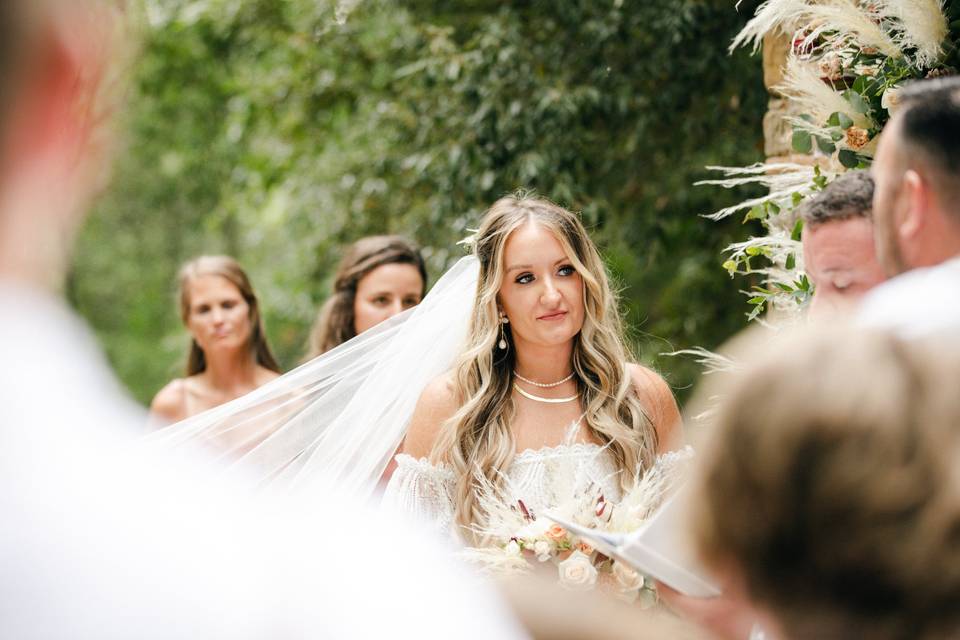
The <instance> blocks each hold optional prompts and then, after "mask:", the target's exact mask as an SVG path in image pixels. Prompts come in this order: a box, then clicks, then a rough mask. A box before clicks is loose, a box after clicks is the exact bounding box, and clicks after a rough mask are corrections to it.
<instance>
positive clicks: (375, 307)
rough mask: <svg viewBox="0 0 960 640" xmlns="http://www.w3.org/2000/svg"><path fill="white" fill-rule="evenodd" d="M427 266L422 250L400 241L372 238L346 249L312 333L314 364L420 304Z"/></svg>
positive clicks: (423, 291)
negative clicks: (365, 332) (322, 355)
mask: <svg viewBox="0 0 960 640" xmlns="http://www.w3.org/2000/svg"><path fill="white" fill-rule="evenodd" d="M426 292H427V267H426V265H425V264H424V261H423V256H422V255H420V250H419V249H417V248H416V246H414V245H413V243H411V242H410V241H409V240H407V239H406V238H403V237H401V236H368V237H366V238H361V239H360V240H357V241H356V242H354V243H353V244H352V245H350V247H349V248H348V249H347V251H346V253H345V254H344V256H343V259H342V260H341V261H340V266H339V267H338V268H337V275H336V279H335V280H334V284H333V293H332V294H331V295H330V297H329V298H328V299H327V301H326V303H324V305H323V307H322V308H321V309H320V313H319V314H318V316H317V321H316V323H315V324H314V327H313V329H312V330H311V332H310V353H309V355H308V359H310V360H312V359H313V358H316V357H317V356H319V355H320V354H322V353H326V352H327V351H329V350H330V349H333V348H334V347H336V346H339V345H341V344H343V343H344V342H346V341H347V340H349V339H351V338H353V337H354V336H357V335H360V334H361V333H363V332H364V331H366V330H367V329H371V328H373V327H375V326H377V325H378V324H380V323H381V322H383V321H384V320H387V319H389V318H392V317H393V316H395V315H397V314H398V313H401V312H403V311H406V310H407V309H410V308H412V307H415V306H417V305H418V304H420V301H421V300H422V299H423V296H424V295H425V294H426Z"/></svg>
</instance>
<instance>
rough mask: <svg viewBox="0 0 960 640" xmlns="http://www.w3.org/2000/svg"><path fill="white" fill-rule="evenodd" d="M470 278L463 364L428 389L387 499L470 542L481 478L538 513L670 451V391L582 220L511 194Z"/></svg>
mask: <svg viewBox="0 0 960 640" xmlns="http://www.w3.org/2000/svg"><path fill="white" fill-rule="evenodd" d="M475 246H476V256H477V258H478V260H479V269H480V271H479V281H478V284H477V289H476V296H475V301H474V307H473V311H472V315H471V320H470V328H469V330H468V331H469V333H468V340H467V345H466V348H465V350H464V351H463V352H462V354H461V356H460V358H459V361H458V362H457V363H456V364H455V366H454V368H453V369H452V370H451V371H449V372H448V373H447V374H445V375H443V376H441V377H440V378H438V379H435V380H434V381H433V382H431V383H430V384H429V385H428V386H427V387H426V389H425V390H424V391H423V393H422V395H421V396H420V399H419V401H418V403H417V406H416V409H415V410H414V413H413V417H412V419H411V424H410V428H409V431H408V432H407V434H406V439H405V442H404V444H403V447H402V453H401V454H400V455H398V456H397V463H398V469H397V470H396V472H395V473H394V475H393V477H392V479H391V481H390V484H389V485H388V487H387V490H386V495H385V498H384V499H385V501H386V502H387V503H389V504H391V505H393V506H396V507H398V508H400V509H401V510H403V511H405V512H407V513H410V514H412V515H414V516H416V517H418V518H421V519H426V520H428V521H431V522H433V523H434V524H435V525H436V526H437V527H438V528H439V529H441V530H443V531H445V532H449V533H453V534H460V536H461V537H463V538H466V539H468V540H469V539H470V537H471V533H470V530H471V529H472V528H473V527H474V526H475V525H478V524H481V525H482V522H483V519H484V515H485V514H484V512H483V509H482V508H481V506H480V504H479V502H478V493H477V480H478V476H482V478H480V479H481V480H484V481H486V482H489V483H490V484H491V485H493V486H496V487H504V485H505V484H506V483H509V484H510V486H511V487H513V488H515V489H516V490H517V491H518V492H519V493H520V494H522V495H520V496H517V497H520V498H522V499H523V501H524V504H525V505H526V507H527V508H529V509H531V510H533V511H536V512H538V513H539V512H541V511H542V510H544V509H548V508H550V507H551V506H555V505H553V504H552V502H553V501H554V500H556V499H557V496H556V489H557V487H558V485H559V484H560V483H561V482H562V481H564V480H569V478H564V479H561V478H558V477H557V476H558V474H560V473H568V472H569V470H570V469H571V468H575V469H576V473H577V475H578V477H582V478H583V479H584V481H586V482H593V483H596V484H597V485H599V486H601V487H602V488H603V493H604V496H605V498H606V499H607V500H610V501H613V502H615V501H616V500H618V499H619V497H620V495H621V491H622V488H624V487H625V486H627V485H628V484H629V483H631V482H632V481H633V480H634V478H635V477H636V474H638V473H642V472H643V470H645V469H649V468H651V467H652V466H653V465H654V464H656V463H657V461H658V456H661V455H662V454H664V453H666V452H669V451H671V450H672V449H674V448H676V447H677V446H678V445H679V443H680V441H681V439H682V437H681V425H680V420H679V415H678V411H677V407H676V403H675V402H674V399H673V395H672V393H671V391H670V389H669V388H668V387H667V385H666V383H665V382H664V381H663V379H662V378H660V376H658V375H657V374H656V373H654V372H652V371H650V370H649V369H646V368H644V367H642V366H640V365H637V364H632V363H631V362H630V360H629V357H628V352H627V349H626V347H625V344H624V339H623V333H622V328H621V323H620V317H619V315H618V311H617V304H616V298H615V296H614V294H613V292H612V291H611V289H610V286H609V283H608V280H607V275H606V273H605V271H604V267H603V263H602V260H601V258H600V255H599V253H598V251H597V249H596V247H595V246H594V244H593V242H592V241H591V240H590V238H589V237H588V235H587V232H586V230H585V229H584V227H583V225H582V223H581V222H580V220H579V219H578V218H577V217H576V216H575V215H573V214H572V213H570V212H568V211H566V210H564V209H562V208H561V207H559V206H556V205H554V204H552V203H550V202H547V201H545V200H542V199H536V198H531V197H507V198H503V199H501V200H499V201H497V202H496V203H495V204H494V205H493V206H492V207H491V208H490V210H489V211H488V212H487V214H486V215H485V217H484V219H483V221H482V224H481V226H480V229H479V231H478V232H477V234H476V241H475Z"/></svg>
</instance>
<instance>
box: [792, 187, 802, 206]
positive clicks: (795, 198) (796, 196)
mask: <svg viewBox="0 0 960 640" xmlns="http://www.w3.org/2000/svg"><path fill="white" fill-rule="evenodd" d="M790 200H791V201H792V202H793V206H794V208H796V207H799V206H800V203H801V202H803V194H802V193H800V192H799V191H794V192H793V195H791V196H790Z"/></svg>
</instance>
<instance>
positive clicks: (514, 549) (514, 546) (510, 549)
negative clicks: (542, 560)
mask: <svg viewBox="0 0 960 640" xmlns="http://www.w3.org/2000/svg"><path fill="white" fill-rule="evenodd" d="M503 551H504V553H506V554H507V556H508V557H510V558H519V557H520V554H522V553H523V549H521V548H520V544H519V543H518V542H517V541H516V540H511V541H510V542H508V543H507V546H506V547H504V549H503Z"/></svg>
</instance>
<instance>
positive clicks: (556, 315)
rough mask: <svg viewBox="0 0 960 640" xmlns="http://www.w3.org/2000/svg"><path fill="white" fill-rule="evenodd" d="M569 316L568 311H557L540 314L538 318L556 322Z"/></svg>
mask: <svg viewBox="0 0 960 640" xmlns="http://www.w3.org/2000/svg"><path fill="white" fill-rule="evenodd" d="M566 316H567V312H566V311H555V312H553V313H548V314H547V315H545V316H539V317H538V318H537V320H546V321H547V322H555V321H557V320H563V319H564V318H565V317H566Z"/></svg>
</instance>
